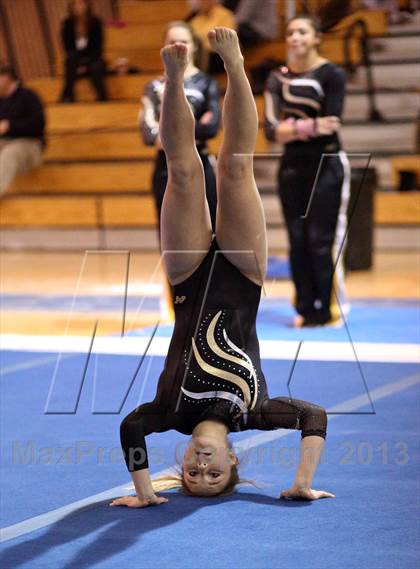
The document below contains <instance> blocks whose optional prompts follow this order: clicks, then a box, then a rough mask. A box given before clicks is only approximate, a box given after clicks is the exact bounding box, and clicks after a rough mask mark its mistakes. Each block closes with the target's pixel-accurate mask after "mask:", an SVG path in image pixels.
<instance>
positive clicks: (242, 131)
mask: <svg viewBox="0 0 420 569" xmlns="http://www.w3.org/2000/svg"><path fill="white" fill-rule="evenodd" d="M209 42H210V44H211V46H212V48H213V49H214V51H216V52H217V53H218V54H219V55H220V56H221V58H222V59H223V61H224V64H225V69H226V73H227V77H228V84H227V90H226V95H225V101H224V106H223V129H224V138H223V143H222V146H221V149H220V152H219V156H218V160H217V199H218V204H217V218H216V236H217V241H218V244H219V246H220V248H221V249H222V250H223V251H224V255H225V256H226V257H227V258H228V259H229V260H230V261H231V262H232V263H233V264H234V265H236V266H237V267H238V269H239V270H240V271H241V272H242V273H244V274H245V275H246V276H247V277H248V278H250V279H251V280H253V281H254V282H256V283H257V284H260V285H261V284H262V282H263V280H264V275H265V271H266V265H267V243H266V230H265V219H264V212H263V207H262V203H261V198H260V196H259V193H258V189H257V186H256V184H255V179H254V173H253V152H254V148H255V142H256V138H257V132H258V115H257V109H256V106H255V101H254V97H253V94H252V91H251V87H250V85H249V82H248V78H247V76H246V74H245V69H244V60H243V57H242V54H241V51H240V48H239V42H238V37H237V35H236V32H234V31H233V30H230V29H227V28H215V30H213V31H211V32H210V33H209ZM240 251H252V254H246V253H244V254H240V253H237V252H240Z"/></svg>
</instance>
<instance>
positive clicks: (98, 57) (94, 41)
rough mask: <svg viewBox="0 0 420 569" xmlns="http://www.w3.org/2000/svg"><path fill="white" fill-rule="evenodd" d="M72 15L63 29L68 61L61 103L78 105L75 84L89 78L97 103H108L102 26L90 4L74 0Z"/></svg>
mask: <svg viewBox="0 0 420 569" xmlns="http://www.w3.org/2000/svg"><path fill="white" fill-rule="evenodd" d="M68 13H69V16H68V18H66V19H65V20H64V22H63V25H62V28H61V39H62V42H63V47H64V50H65V52H66V61H65V69H64V71H65V84H64V88H63V92H62V95H61V98H60V101H61V102H63V103H72V102H74V83H75V81H76V79H77V77H78V76H81V75H88V76H89V77H90V78H91V79H92V83H93V86H94V88H95V91H96V99H97V100H98V101H106V100H107V94H106V89H105V83H104V74H105V63H104V61H103V59H102V47H103V29H102V28H103V27H102V22H101V20H100V19H99V18H97V17H96V16H94V15H93V14H92V9H91V5H90V0H71V1H70V2H69V5H68Z"/></svg>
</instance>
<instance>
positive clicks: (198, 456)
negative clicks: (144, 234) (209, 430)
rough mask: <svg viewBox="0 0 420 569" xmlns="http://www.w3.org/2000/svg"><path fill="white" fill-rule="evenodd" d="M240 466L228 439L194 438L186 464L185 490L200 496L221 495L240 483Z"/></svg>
mask: <svg viewBox="0 0 420 569" xmlns="http://www.w3.org/2000/svg"><path fill="white" fill-rule="evenodd" d="M237 464H238V459H237V457H236V456H235V454H234V453H233V451H232V449H231V448H230V447H229V442H228V440H227V438H226V439H225V440H224V441H223V440H221V439H220V438H219V437H214V436H212V435H194V434H193V436H192V438H191V440H190V442H189V444H188V447H187V449H186V451H185V454H184V458H183V462H182V479H183V486H184V489H185V490H187V492H188V493H191V494H194V495H196V496H215V495H217V494H221V493H223V492H224V491H226V490H229V488H230V486H231V485H235V484H236V483H237V482H238V473H237V468H236V465H237Z"/></svg>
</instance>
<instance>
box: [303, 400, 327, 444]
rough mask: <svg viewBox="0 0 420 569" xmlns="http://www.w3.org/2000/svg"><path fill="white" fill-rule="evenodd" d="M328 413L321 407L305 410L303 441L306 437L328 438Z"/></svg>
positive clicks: (316, 406)
mask: <svg viewBox="0 0 420 569" xmlns="http://www.w3.org/2000/svg"><path fill="white" fill-rule="evenodd" d="M327 423H328V417H327V412H326V410H325V409H324V408H323V407H320V406H319V405H311V406H310V407H309V408H308V409H306V410H305V412H304V414H303V416H302V418H301V430H302V439H304V438H305V437H314V436H315V437H322V438H323V439H325V438H326V436H327Z"/></svg>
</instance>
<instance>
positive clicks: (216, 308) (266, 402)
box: [121, 239, 327, 470]
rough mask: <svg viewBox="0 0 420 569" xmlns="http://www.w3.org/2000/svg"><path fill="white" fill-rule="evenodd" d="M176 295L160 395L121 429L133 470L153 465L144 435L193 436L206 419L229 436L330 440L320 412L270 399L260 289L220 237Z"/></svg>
mask: <svg viewBox="0 0 420 569" xmlns="http://www.w3.org/2000/svg"><path fill="white" fill-rule="evenodd" d="M173 293H174V299H175V302H174V306H175V329H174V332H173V335H172V339H171V343H170V346H169V351H168V355H167V357H166V360H165V367H164V369H163V371H162V373H161V376H160V378H159V382H158V386H157V393H156V397H155V399H154V400H153V401H151V402H150V403H145V404H144V405H141V406H140V407H138V408H137V409H135V410H134V411H133V412H132V413H130V414H129V415H128V416H127V417H126V418H125V419H124V421H123V422H122V424H121V444H122V447H123V450H124V454H125V458H126V462H127V466H128V468H129V470H141V469H142V468H147V467H148V462H147V453H146V444H145V439H144V437H145V436H146V435H148V434H150V433H153V432H163V431H167V430H170V429H175V430H177V431H179V432H181V433H184V434H191V433H192V431H193V429H194V428H195V426H196V425H197V424H198V423H199V422H201V421H203V420H205V419H213V420H218V421H222V422H223V423H224V424H226V425H227V427H228V429H229V430H230V431H244V430H247V429H262V430H270V429H276V428H287V429H300V430H301V431H302V437H305V436H308V435H318V436H321V437H324V438H325V435H326V425H327V418H326V413H325V411H324V409H322V407H319V406H317V405H312V404H310V403H306V402H304V401H300V400H296V399H291V398H289V397H277V398H274V399H270V398H269V396H268V393H267V386H266V383H265V379H264V375H263V372H262V370H261V361H260V353H259V344H258V338H257V331H256V317H257V310H258V305H259V302H260V297H261V287H260V286H258V285H256V284H255V283H253V282H252V281H251V280H249V279H248V278H247V277H245V276H244V275H243V274H242V273H241V272H240V271H239V270H238V269H237V268H236V267H235V266H234V265H233V264H232V263H231V262H230V261H229V260H228V259H227V258H226V257H225V256H224V255H223V252H222V251H220V249H219V248H218V245H217V242H216V240H215V239H214V240H213V243H212V246H211V248H210V250H209V252H208V254H207V255H206V257H205V258H204V260H203V261H202V263H201V264H200V266H199V267H198V268H197V270H196V271H195V272H194V273H193V274H192V275H191V276H190V277H189V278H187V279H186V280H184V281H183V282H182V283H180V284H178V285H176V286H174V287H173ZM133 457H136V458H135V459H134V460H133Z"/></svg>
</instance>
